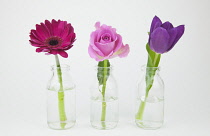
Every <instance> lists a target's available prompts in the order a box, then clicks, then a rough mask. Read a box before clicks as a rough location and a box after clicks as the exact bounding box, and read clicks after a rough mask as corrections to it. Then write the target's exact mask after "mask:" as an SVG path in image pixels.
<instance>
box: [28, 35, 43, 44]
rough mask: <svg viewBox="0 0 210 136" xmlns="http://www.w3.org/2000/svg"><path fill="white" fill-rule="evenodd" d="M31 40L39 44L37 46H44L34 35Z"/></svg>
mask: <svg viewBox="0 0 210 136" xmlns="http://www.w3.org/2000/svg"><path fill="white" fill-rule="evenodd" d="M29 36H30V38H31V40H30V41H33V42H34V43H37V44H43V42H42V41H40V40H39V39H37V38H36V37H35V36H34V35H33V34H31V35H29Z"/></svg>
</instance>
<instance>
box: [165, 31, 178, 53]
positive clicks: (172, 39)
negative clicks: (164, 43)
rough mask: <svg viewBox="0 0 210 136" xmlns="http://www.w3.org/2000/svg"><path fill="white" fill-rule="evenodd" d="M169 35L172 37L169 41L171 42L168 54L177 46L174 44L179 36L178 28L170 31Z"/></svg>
mask: <svg viewBox="0 0 210 136" xmlns="http://www.w3.org/2000/svg"><path fill="white" fill-rule="evenodd" d="M168 34H169V35H170V39H169V42H168V49H167V52H168V51H170V50H171V49H172V48H173V47H174V45H175V44H173V42H174V40H175V39H176V36H177V29H176V28H173V29H170V30H169V31H168Z"/></svg>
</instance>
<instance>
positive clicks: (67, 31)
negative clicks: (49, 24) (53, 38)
mask: <svg viewBox="0 0 210 136" xmlns="http://www.w3.org/2000/svg"><path fill="white" fill-rule="evenodd" d="M71 27H72V26H71V25H70V24H67V25H66V26H65V29H64V31H63V32H62V34H61V37H62V38H63V39H65V38H66V37H67V36H68V34H69V32H71V31H70V29H71Z"/></svg>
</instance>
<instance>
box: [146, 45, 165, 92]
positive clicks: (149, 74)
mask: <svg viewBox="0 0 210 136" xmlns="http://www.w3.org/2000/svg"><path fill="white" fill-rule="evenodd" d="M146 49H147V52H148V60H147V67H158V65H159V62H160V57H161V54H158V53H156V52H154V51H152V50H151V49H150V47H149V44H148V43H147V45H146ZM156 70H157V69H156V68H154V69H153V68H147V69H146V79H145V80H146V96H147V95H148V93H149V90H150V89H151V88H152V85H153V82H154V76H155V73H156Z"/></svg>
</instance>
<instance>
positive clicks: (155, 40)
mask: <svg viewBox="0 0 210 136" xmlns="http://www.w3.org/2000/svg"><path fill="white" fill-rule="evenodd" d="M169 38H170V36H169V34H168V32H167V31H166V30H165V29H164V28H161V27H159V28H157V29H155V30H154V32H152V33H151V38H150V42H149V45H150V48H151V50H153V51H154V52H156V53H161V54H162V53H164V52H166V51H167V49H168V42H169Z"/></svg>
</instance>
